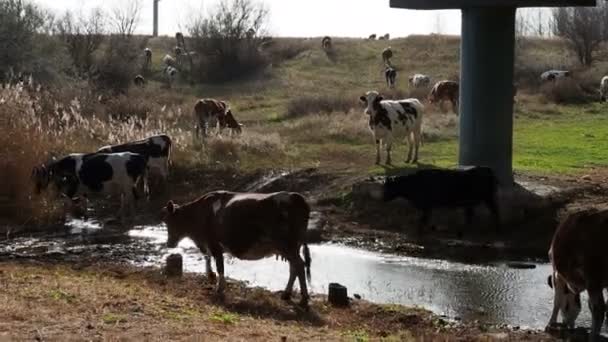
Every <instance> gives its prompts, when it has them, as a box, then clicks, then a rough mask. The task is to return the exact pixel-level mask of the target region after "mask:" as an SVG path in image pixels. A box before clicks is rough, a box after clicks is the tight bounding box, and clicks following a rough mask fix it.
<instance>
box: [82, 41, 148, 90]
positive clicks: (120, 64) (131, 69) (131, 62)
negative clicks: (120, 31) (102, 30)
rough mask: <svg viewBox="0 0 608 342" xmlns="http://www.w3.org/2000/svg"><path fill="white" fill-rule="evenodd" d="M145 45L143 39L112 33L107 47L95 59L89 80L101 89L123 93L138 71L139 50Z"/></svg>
mask: <svg viewBox="0 0 608 342" xmlns="http://www.w3.org/2000/svg"><path fill="white" fill-rule="evenodd" d="M145 45H146V40H145V39H138V38H135V37H132V36H131V37H129V36H120V35H114V36H111V37H110V40H109V42H108V47H107V48H106V50H105V51H104V53H103V55H102V56H101V57H100V58H99V59H98V60H97V61H96V64H95V67H94V68H95V69H96V70H95V71H94V72H93V73H92V74H93V75H92V78H91V82H92V83H93V85H94V86H95V87H96V88H97V89H98V90H101V91H110V92H111V93H114V94H125V93H127V90H128V89H129V86H130V85H131V84H132V82H133V77H134V76H135V75H136V74H137V73H138V72H139V56H140V51H142V50H143V47H144V46H145Z"/></svg>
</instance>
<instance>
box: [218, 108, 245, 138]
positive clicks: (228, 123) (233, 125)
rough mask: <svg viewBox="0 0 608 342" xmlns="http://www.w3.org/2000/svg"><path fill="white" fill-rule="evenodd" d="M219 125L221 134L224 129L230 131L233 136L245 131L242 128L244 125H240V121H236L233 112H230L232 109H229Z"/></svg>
mask: <svg viewBox="0 0 608 342" xmlns="http://www.w3.org/2000/svg"><path fill="white" fill-rule="evenodd" d="M219 124H220V134H222V130H223V129H224V128H228V129H230V134H231V135H239V134H241V133H242V131H243V130H242V128H241V126H243V125H242V124H240V123H239V122H238V121H236V119H235V118H234V115H233V114H232V110H230V109H228V110H227V111H226V115H224V116H223V118H222V117H220V120H219Z"/></svg>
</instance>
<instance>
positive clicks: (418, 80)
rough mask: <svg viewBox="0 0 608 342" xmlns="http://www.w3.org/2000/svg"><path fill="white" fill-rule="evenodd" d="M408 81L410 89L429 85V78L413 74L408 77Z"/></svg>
mask: <svg viewBox="0 0 608 342" xmlns="http://www.w3.org/2000/svg"><path fill="white" fill-rule="evenodd" d="M408 81H409V83H410V87H414V88H422V87H428V86H429V84H431V78H430V77H429V76H427V75H423V74H414V75H412V76H410V77H409V79H408Z"/></svg>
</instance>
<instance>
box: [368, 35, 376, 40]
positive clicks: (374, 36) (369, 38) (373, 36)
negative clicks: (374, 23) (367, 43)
mask: <svg viewBox="0 0 608 342" xmlns="http://www.w3.org/2000/svg"><path fill="white" fill-rule="evenodd" d="M367 39H368V40H376V34H375V33H374V34H370V35H369V37H367Z"/></svg>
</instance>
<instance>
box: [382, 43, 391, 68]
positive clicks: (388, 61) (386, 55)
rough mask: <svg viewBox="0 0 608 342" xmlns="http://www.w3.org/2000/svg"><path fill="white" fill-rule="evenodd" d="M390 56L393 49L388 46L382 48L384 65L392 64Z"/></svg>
mask: <svg viewBox="0 0 608 342" xmlns="http://www.w3.org/2000/svg"><path fill="white" fill-rule="evenodd" d="M391 58H393V50H392V49H391V47H390V46H389V47H387V48H385V49H384V50H382V61H383V62H384V64H385V65H392V64H391Z"/></svg>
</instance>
